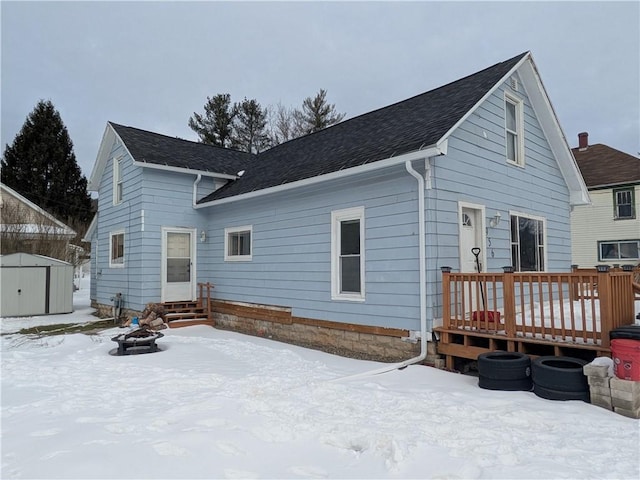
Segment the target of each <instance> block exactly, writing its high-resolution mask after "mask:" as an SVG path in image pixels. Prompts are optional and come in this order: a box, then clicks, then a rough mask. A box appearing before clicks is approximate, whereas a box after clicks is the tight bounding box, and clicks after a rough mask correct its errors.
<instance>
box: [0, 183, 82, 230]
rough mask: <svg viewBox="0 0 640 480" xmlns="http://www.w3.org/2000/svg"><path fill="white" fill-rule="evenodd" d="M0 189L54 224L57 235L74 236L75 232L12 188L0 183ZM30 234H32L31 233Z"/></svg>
mask: <svg viewBox="0 0 640 480" xmlns="http://www.w3.org/2000/svg"><path fill="white" fill-rule="evenodd" d="M0 189H2V190H4V191H5V192H6V193H7V194H9V195H11V196H12V197H14V198H15V199H16V200H18V201H19V202H22V203H24V204H25V205H26V206H27V207H29V208H31V209H32V210H35V211H36V213H38V214H39V215H42V216H43V217H45V218H47V219H48V220H50V221H52V222H53V223H55V224H56V225H57V226H58V227H59V228H60V229H61V230H60V231H58V232H56V234H57V235H63V236H69V237H73V236H75V235H76V231H75V230H74V229H73V228H71V227H69V226H68V225H66V224H64V223H62V222H61V221H60V220H58V219H57V218H56V217H54V216H53V215H51V214H50V213H49V212H47V211H45V210H44V209H42V208H41V207H39V206H38V205H36V204H35V203H33V202H32V201H31V200H29V199H28V198H25V197H23V196H22V195H20V194H19V193H18V192H16V191H15V190H14V189H13V188H10V187H8V186H6V185H5V184H4V183H0ZM22 225H27V224H22ZM31 233H34V232H31ZM48 233H51V232H48Z"/></svg>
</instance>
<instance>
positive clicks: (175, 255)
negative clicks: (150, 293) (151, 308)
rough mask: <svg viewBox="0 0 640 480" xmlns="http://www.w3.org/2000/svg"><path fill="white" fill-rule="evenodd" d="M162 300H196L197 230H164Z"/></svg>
mask: <svg viewBox="0 0 640 480" xmlns="http://www.w3.org/2000/svg"><path fill="white" fill-rule="evenodd" d="M162 245H163V252H162V253H163V254H162V257H163V258H162V262H163V268H162V301H163V302H175V301H183V300H189V301H191V300H195V292H196V286H195V230H190V229H184V228H164V229H163V232H162Z"/></svg>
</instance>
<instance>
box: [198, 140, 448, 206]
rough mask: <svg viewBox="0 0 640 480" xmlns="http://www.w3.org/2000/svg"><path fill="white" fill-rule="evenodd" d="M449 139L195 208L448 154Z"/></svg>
mask: <svg viewBox="0 0 640 480" xmlns="http://www.w3.org/2000/svg"><path fill="white" fill-rule="evenodd" d="M447 143H448V142H447V140H446V139H444V140H441V141H440V142H438V143H437V144H434V145H430V146H428V147H425V148H421V149H419V150H415V151H413V152H409V153H405V154H402V155H398V156H397V157H389V158H386V159H384V160H378V161H376V162H371V163H365V164H364V165H360V166H358V167H352V168H347V169H344V170H338V171H336V172H331V173H327V174H325V175H318V176H316V177H310V178H305V179H303V180H298V181H296V182H290V183H284V184H282V185H276V186H275V187H269V188H264V189H261V190H254V191H253V192H247V193H243V194H240V195H235V196H232V197H226V198H221V199H219V200H212V201H210V202H206V203H199V204H198V205H195V206H194V208H204V207H211V206H214V205H223V204H225V203H231V202H235V201H239V200H247V199H250V198H256V197H261V196H263V195H268V194H271V193H277V192H284V191H287V190H291V189H294V188H300V187H306V186H309V185H315V184H318V183H322V182H326V181H329V180H336V179H340V178H345V177H349V176H351V175H358V174H361V173H366V172H371V171H374V170H380V169H382V168H386V167H391V166H394V165H400V164H402V163H405V162H407V161H412V160H421V159H424V158H429V157H435V156H438V155H446V154H447Z"/></svg>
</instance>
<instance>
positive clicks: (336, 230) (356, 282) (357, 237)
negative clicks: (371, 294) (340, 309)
mask: <svg viewBox="0 0 640 480" xmlns="http://www.w3.org/2000/svg"><path fill="white" fill-rule="evenodd" d="M364 265H365V263H364V207H355V208H347V209H344V210H336V211H333V212H331V298H332V299H334V300H355V301H362V300H364V298H365V297H364Z"/></svg>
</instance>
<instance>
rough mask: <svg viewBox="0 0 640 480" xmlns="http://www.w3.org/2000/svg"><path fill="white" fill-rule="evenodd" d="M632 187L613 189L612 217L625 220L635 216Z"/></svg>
mask: <svg viewBox="0 0 640 480" xmlns="http://www.w3.org/2000/svg"><path fill="white" fill-rule="evenodd" d="M634 193H635V192H634V189H633V187H628V188H616V189H614V190H613V205H614V218H615V219H616V220H626V219H633V218H636V212H635V204H634V202H635V199H634Z"/></svg>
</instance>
